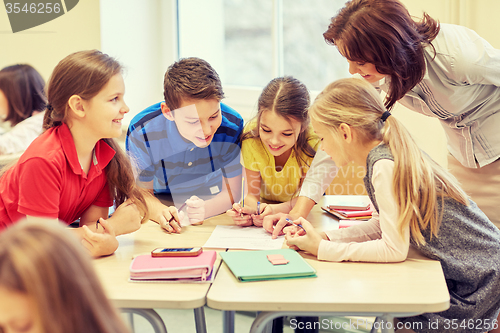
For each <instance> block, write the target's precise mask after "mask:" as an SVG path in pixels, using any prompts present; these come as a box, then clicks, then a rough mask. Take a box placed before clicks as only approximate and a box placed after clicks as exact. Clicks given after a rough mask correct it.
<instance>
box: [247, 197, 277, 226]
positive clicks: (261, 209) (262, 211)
mask: <svg viewBox="0 0 500 333" xmlns="http://www.w3.org/2000/svg"><path fill="white" fill-rule="evenodd" d="M272 214H273V208H272V206H271V205H269V204H266V203H260V201H259V202H257V211H256V212H255V213H254V214H252V220H253V225H254V226H256V227H262V226H263V224H264V218H265V217H266V216H268V215H272Z"/></svg>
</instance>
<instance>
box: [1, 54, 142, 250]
mask: <svg viewBox="0 0 500 333" xmlns="http://www.w3.org/2000/svg"><path fill="white" fill-rule="evenodd" d="M121 70H122V69H121V66H120V64H119V63H118V62H117V61H116V60H114V59H113V58H111V57H109V56H108V55H106V54H103V53H101V52H99V51H97V50H93V51H81V52H76V53H73V54H71V55H69V56H67V57H66V58H64V59H63V60H61V61H60V62H59V64H58V65H57V66H56V67H55V69H54V71H53V73H52V76H51V78H50V81H49V83H48V90H47V97H48V102H49V104H48V105H47V110H46V111H45V119H44V128H45V132H44V133H43V134H41V135H40V136H39V137H38V138H36V139H35V140H34V141H33V143H32V144H31V145H30V146H29V147H28V148H27V149H26V151H25V152H24V153H23V155H22V156H21V157H20V159H19V160H18V161H17V163H16V164H15V165H14V166H12V167H11V168H9V169H8V170H7V171H6V172H5V173H4V174H3V175H2V177H1V178H0V230H1V229H4V228H5V227H7V226H8V225H10V224H13V223H16V222H17V221H19V220H20V219H22V218H24V217H27V218H28V219H29V220H36V219H40V218H44V220H45V219H53V220H56V219H60V220H62V221H64V222H66V223H68V224H70V223H72V222H74V221H75V220H77V219H80V227H81V228H76V229H74V230H75V232H77V233H78V234H79V236H80V237H81V238H82V239H83V244H84V245H85V246H86V247H87V248H88V249H89V251H90V252H91V254H92V255H94V256H102V255H108V254H111V253H113V252H114V251H115V250H116V248H117V247H118V241H117V240H116V237H115V236H116V235H120V234H124V233H129V232H132V231H135V230H137V229H138V228H139V227H140V225H141V224H140V223H141V215H142V216H143V219H146V218H147V217H146V215H147V214H146V211H147V210H146V202H145V200H144V197H143V195H142V192H141V191H140V189H139V188H137V187H136V185H135V179H134V175H133V171H132V167H131V165H130V161H129V160H128V158H127V156H126V155H125V153H124V152H123V151H122V150H121V149H120V147H119V146H118V144H117V143H116V142H115V141H114V140H113V139H111V138H114V137H118V136H120V135H121V133H122V128H121V120H122V119H123V116H124V114H125V113H127V112H128V111H129V109H128V107H127V105H126V104H125V102H124V100H123V94H124V92H125V91H124V90H125V86H124V83H123V78H122V75H121ZM113 204H115V205H116V206H117V209H116V211H115V212H114V213H113V216H111V217H110V218H109V219H108V211H109V207H110V206H112V205H113ZM96 221H97V223H96Z"/></svg>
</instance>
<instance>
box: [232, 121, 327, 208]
mask: <svg viewBox="0 0 500 333" xmlns="http://www.w3.org/2000/svg"><path fill="white" fill-rule="evenodd" d="M256 125H257V124H256V123H255V122H251V123H249V124H248V125H247V126H245V127H246V128H245V130H244V133H246V132H247V131H248V130H250V129H252V128H255V126H256ZM307 138H308V143H309V145H310V146H311V147H312V148H313V149H314V150H315V151H316V150H317V149H318V147H319V143H320V141H319V138H318V137H317V136H316V135H315V134H314V132H313V130H312V127H309V128H308V129H307ZM301 154H302V160H303V161H306V163H307V165H302V167H299V162H298V161H297V158H296V156H295V152H294V151H293V150H292V153H291V154H290V157H288V160H287V161H286V163H285V166H284V167H283V169H282V170H281V171H279V172H278V171H276V165H275V161H274V156H273V155H271V154H270V153H269V151H268V150H267V149H266V147H265V146H264V145H263V144H262V141H261V140H260V138H252V139H246V140H244V141H243V142H242V143H241V155H242V157H243V166H244V167H245V168H247V169H248V170H252V171H258V172H260V177H261V182H260V196H261V197H262V198H264V199H266V200H270V201H278V202H285V201H288V200H290V199H292V198H293V197H294V196H297V195H298V193H299V191H298V190H299V183H300V178H301V176H302V175H305V174H306V173H307V170H308V169H309V165H311V162H312V160H313V158H312V157H308V156H307V155H305V154H304V153H301ZM302 164H304V163H303V162H302ZM301 168H302V171H301V170H300V169H301ZM248 185H249V186H251V184H248Z"/></svg>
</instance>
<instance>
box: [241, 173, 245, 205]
mask: <svg viewBox="0 0 500 333" xmlns="http://www.w3.org/2000/svg"><path fill="white" fill-rule="evenodd" d="M241 207H245V177H241Z"/></svg>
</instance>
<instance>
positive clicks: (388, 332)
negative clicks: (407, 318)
mask: <svg viewBox="0 0 500 333" xmlns="http://www.w3.org/2000/svg"><path fill="white" fill-rule="evenodd" d="M380 319H381V323H383V325H382V324H381V325H382V333H394V317H393V316H391V315H389V314H383V315H382V316H380ZM388 323H390V325H389V324H388Z"/></svg>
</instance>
